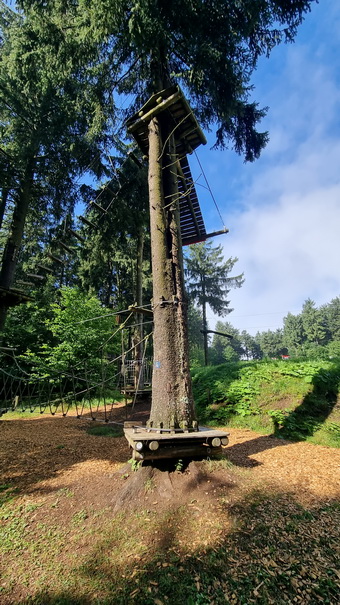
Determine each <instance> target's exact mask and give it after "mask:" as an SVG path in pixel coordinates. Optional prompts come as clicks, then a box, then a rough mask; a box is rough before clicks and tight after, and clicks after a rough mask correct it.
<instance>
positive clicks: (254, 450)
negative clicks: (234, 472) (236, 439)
mask: <svg viewBox="0 0 340 605" xmlns="http://www.w3.org/2000/svg"><path fill="white" fill-rule="evenodd" d="M289 444H290V442H289V441H286V440H283V439H277V438H276V437H275V436H274V435H264V436H263V437H255V438H254V439H250V440H249V441H248V440H247V441H243V442H242V443H236V444H235V445H231V446H230V447H228V448H226V456H227V458H228V460H230V462H232V463H233V464H235V465H236V466H243V467H245V468H252V467H255V466H260V465H261V464H262V462H259V461H258V460H255V459H253V458H251V456H253V455H254V454H259V453H260V452H264V451H266V450H271V449H274V448H276V447H282V446H287V445H289Z"/></svg>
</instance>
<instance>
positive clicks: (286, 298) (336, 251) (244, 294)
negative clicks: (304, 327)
mask: <svg viewBox="0 0 340 605" xmlns="http://www.w3.org/2000/svg"><path fill="white" fill-rule="evenodd" d="M339 201H340V185H338V186H334V187H330V188H328V189H327V188H323V189H317V190H315V191H313V192H311V193H307V194H306V195H305V196H301V195H298V196H296V195H294V194H293V193H291V194H285V195H283V196H282V197H281V198H280V200H279V201H278V203H277V204H276V205H272V206H270V207H268V206H262V207H260V208H258V207H257V206H256V205H254V206H252V207H251V208H250V209H249V210H248V211H247V212H245V213H243V214H242V215H240V216H238V219H237V225H238V226H237V231H235V232H234V233H231V234H230V236H229V237H230V240H231V241H230V242H228V248H227V247H226V246H225V254H226V256H228V255H229V254H228V252H229V250H230V249H232V250H233V254H235V255H236V256H238V257H239V259H240V260H239V263H238V267H237V269H238V270H242V271H244V273H245V276H246V282H245V284H244V285H243V287H242V288H241V289H240V290H235V291H232V292H231V300H232V307H233V308H234V309H235V311H234V313H232V314H231V315H230V317H229V318H228V319H230V321H231V323H232V324H233V325H235V327H238V328H239V329H247V330H249V331H250V332H251V333H255V332H256V331H257V329H260V331H261V330H264V329H267V328H275V327H280V326H281V325H282V317H283V316H284V315H286V314H287V312H288V311H291V312H297V311H298V310H299V309H301V306H302V303H303V301H304V300H305V299H306V298H309V297H310V298H312V299H313V300H315V302H316V303H317V305H320V304H323V303H326V302H329V301H330V300H331V299H332V298H334V297H335V296H338V295H340V273H339V258H340V238H339V231H340V211H339V208H340V206H339ZM226 248H227V249H226ZM240 316H242V317H240ZM247 316H248V317H247Z"/></svg>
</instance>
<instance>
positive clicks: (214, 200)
mask: <svg viewBox="0 0 340 605" xmlns="http://www.w3.org/2000/svg"><path fill="white" fill-rule="evenodd" d="M194 153H195V156H196V160H197V162H198V165H199V167H200V169H201V171H202V174H203V177H204V180H205V182H206V185H207V188H208V191H209V193H210V195H211V197H212V199H213V202H214V204H215V206H216V210H217V212H218V215H219V217H220V219H221V222H222V225H223V227H224V226H225V225H224V220H223V218H222V214H221V212H220V209H219V207H218V204H217V202H216V199H215V196H214V194H213V192H212V190H211V187H210V185H209V183H208V179H207V177H206V174H205V172H204V170H203V166H202V164H201V162H200V160H199V157H198V155H197V153H196V151H194Z"/></svg>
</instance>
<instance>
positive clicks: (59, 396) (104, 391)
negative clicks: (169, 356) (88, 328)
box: [0, 333, 152, 422]
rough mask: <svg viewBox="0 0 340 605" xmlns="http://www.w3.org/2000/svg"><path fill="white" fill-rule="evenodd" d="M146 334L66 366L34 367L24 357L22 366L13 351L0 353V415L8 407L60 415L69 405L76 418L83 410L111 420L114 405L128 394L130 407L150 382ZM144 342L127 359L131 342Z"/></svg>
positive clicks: (67, 410) (87, 413)
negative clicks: (117, 350)
mask: <svg viewBox="0 0 340 605" xmlns="http://www.w3.org/2000/svg"><path fill="white" fill-rule="evenodd" d="M151 334H152V333H149V334H147V335H146V336H145V337H144V338H142V339H141V340H139V342H137V343H134V345H133V346H131V347H130V348H129V349H127V350H125V351H124V352H122V353H121V354H120V355H118V356H116V357H114V358H113V359H110V358H109V357H108V356H106V354H105V353H104V349H102V351H101V355H100V356H99V357H95V358H89V359H86V360H84V361H83V362H82V363H81V362H78V363H77V364H76V365H75V366H70V367H68V368H67V369H66V370H63V371H59V370H58V369H57V368H51V367H47V366H46V367H44V366H43V365H42V366H40V367H39V370H37V368H36V367H34V362H33V361H30V360H29V359H27V358H25V360H24V362H25V364H26V369H25V368H24V367H23V366H22V365H21V364H22V361H21V359H20V360H18V358H16V356H15V353H14V351H11V352H10V353H6V354H2V355H1V356H0V416H1V415H3V414H5V413H6V412H10V411H21V412H27V411H28V412H32V413H33V412H36V411H39V412H40V413H41V414H43V413H50V414H52V415H53V416H54V415H55V414H62V415H63V416H66V415H67V414H68V412H69V411H70V410H72V411H75V415H76V417H77V418H81V417H82V415H83V414H84V413H85V412H86V415H89V414H90V417H91V418H92V420H103V421H104V422H110V421H111V420H112V411H113V408H114V406H115V405H117V403H118V402H119V401H121V400H122V395H121V394H122V393H123V394H124V395H125V403H127V397H126V395H127V393H128V392H130V394H131V395H132V397H133V401H132V411H133V408H134V405H135V403H136V400H137V396H138V394H140V393H142V392H143V391H144V389H145V388H146V389H148V388H149V387H151V377H152V361H151V360H150V359H149V358H147V357H146V355H145V352H146V345H147V342H148V340H149V338H150V336H151ZM140 345H144V346H143V349H144V353H143V357H142V359H133V360H132V359H129V358H128V357H129V354H130V353H132V352H133V351H134V350H135V349H136V347H137V346H140Z"/></svg>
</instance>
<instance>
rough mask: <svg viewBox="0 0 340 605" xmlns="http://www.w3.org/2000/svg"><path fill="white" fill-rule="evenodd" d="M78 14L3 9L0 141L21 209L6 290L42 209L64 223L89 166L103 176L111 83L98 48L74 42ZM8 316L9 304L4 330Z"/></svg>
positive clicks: (8, 253) (11, 236)
mask: <svg viewBox="0 0 340 605" xmlns="http://www.w3.org/2000/svg"><path fill="white" fill-rule="evenodd" d="M51 4H53V3H51ZM72 12H74V11H72V10H71V8H69V9H66V10H64V11H62V13H51V12H50V10H46V11H45V12H44V13H43V14H40V13H39V11H36V10H35V7H34V6H33V8H28V9H27V11H26V14H23V13H21V12H20V11H19V12H13V11H10V10H9V9H8V8H7V7H5V6H4V5H2V8H1V11H0V27H1V58H0V116H1V125H0V136H1V146H2V148H3V151H4V153H6V157H8V158H10V166H11V173H10V179H9V180H8V182H7V183H6V191H7V193H6V195H7V199H10V200H11V201H12V203H13V213H12V216H11V224H10V227H9V229H8V235H7V241H6V244H5V248H4V252H3V258H2V265H1V271H0V287H1V288H2V291H7V290H9V289H10V288H11V286H12V284H13V280H14V275H15V270H16V266H17V262H18V258H19V253H20V248H21V245H22V237H23V233H24V227H25V222H26V218H27V216H28V214H29V213H30V212H31V211H32V210H33V208H34V207H36V208H39V210H40V212H41V220H42V221H43V220H44V219H46V216H47V214H48V213H52V214H54V215H55V217H56V218H57V219H58V218H59V219H60V218H61V217H62V215H63V214H64V213H65V210H66V212H69V211H71V210H72V208H73V206H72V202H73V203H74V200H75V196H74V191H73V189H74V179H75V176H76V175H79V173H81V172H82V171H83V170H84V169H85V168H86V167H87V166H88V164H89V163H91V167H92V170H94V171H97V172H98V170H99V171H100V170H101V165H100V164H101V163H100V159H99V161H98V152H99V149H98V143H102V142H103V141H104V140H105V119H103V118H104V111H105V110H108V109H109V107H110V105H111V104H110V102H109V100H107V102H106V104H105V103H104V102H103V99H104V97H105V96H107V93H106V92H105V90H106V89H107V87H108V81H106V82H105V86H104V82H102V81H99V80H100V78H98V74H97V73H96V72H97V66H96V65H95V62H94V61H95V59H97V60H98V51H97V48H95V47H94V46H93V45H92V46H91V45H90V44H87V43H86V44H85V43H84V42H82V41H79V40H77V38H76V37H75V36H74V31H73V28H72V23H73V21H72V20H73V15H72ZM112 71H113V70H112ZM110 77H111V76H110ZM102 84H103V86H104V88H103V87H102ZM99 135H100V136H99ZM3 199H4V198H3ZM6 312H7V302H6V299H3V300H2V302H1V304H0V328H1V326H3V324H4V320H5V317H6Z"/></svg>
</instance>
